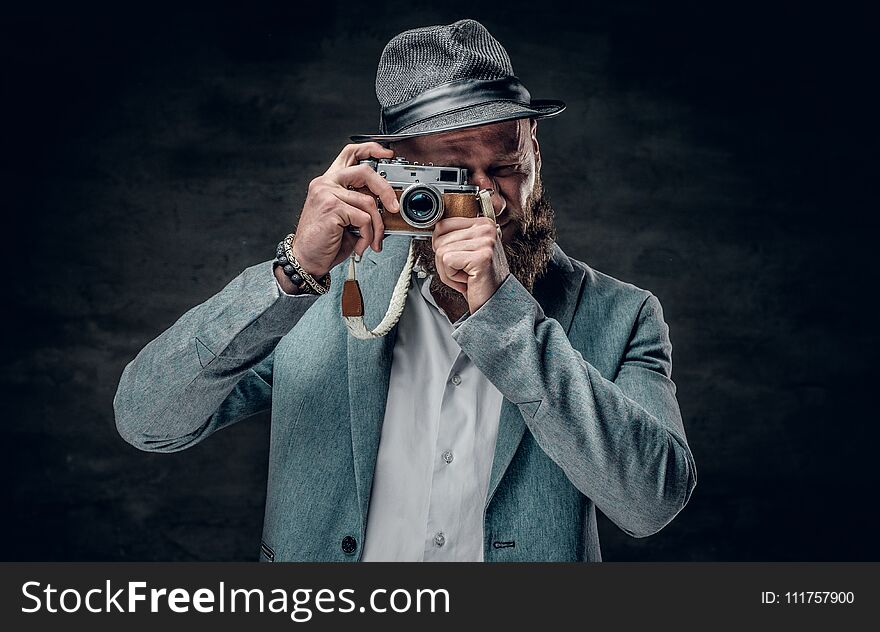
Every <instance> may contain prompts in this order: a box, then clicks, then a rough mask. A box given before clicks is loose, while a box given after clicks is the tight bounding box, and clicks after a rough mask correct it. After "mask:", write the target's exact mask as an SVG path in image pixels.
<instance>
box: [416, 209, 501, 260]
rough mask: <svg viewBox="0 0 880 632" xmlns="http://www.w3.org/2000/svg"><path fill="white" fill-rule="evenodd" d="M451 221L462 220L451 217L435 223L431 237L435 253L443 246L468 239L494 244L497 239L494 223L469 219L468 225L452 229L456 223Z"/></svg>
mask: <svg viewBox="0 0 880 632" xmlns="http://www.w3.org/2000/svg"><path fill="white" fill-rule="evenodd" d="M453 219H463V218H460V217H451V218H447V219H443V220H440V221H439V222H437V224H436V226H435V227H434V232H433V233H432V235H431V246H432V247H433V248H434V251H435V252H436V251H437V250H439V249H440V248H442V247H444V246H447V245H450V244H453V243H458V242H461V241H464V240H468V239H483V238H485V239H486V240H491V243H494V242H495V240H496V239H497V236H498V233H497V229H496V226H495V224H494V222H492V221H491V220H489V221H479V220H478V219H471V220H470V222H471V223H470V224H465V225H462V226H460V227H459V228H454V226H455V225H456V224H458V222H451V221H450V220H453ZM447 222H448V223H447Z"/></svg>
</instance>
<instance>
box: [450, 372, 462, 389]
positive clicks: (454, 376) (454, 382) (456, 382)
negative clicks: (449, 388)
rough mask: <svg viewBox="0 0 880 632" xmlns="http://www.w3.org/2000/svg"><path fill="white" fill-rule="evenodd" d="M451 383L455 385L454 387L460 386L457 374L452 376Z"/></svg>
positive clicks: (459, 377)
mask: <svg viewBox="0 0 880 632" xmlns="http://www.w3.org/2000/svg"><path fill="white" fill-rule="evenodd" d="M452 383H453V384H455V385H456V386H458V385H459V384H461V376H460V375H459V374H458V373H453V374H452Z"/></svg>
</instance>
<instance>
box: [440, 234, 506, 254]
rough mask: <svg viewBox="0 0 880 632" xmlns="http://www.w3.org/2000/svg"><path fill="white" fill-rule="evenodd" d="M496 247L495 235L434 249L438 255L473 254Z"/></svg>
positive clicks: (442, 245)
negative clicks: (476, 251) (450, 253)
mask: <svg viewBox="0 0 880 632" xmlns="http://www.w3.org/2000/svg"><path fill="white" fill-rule="evenodd" d="M450 236H451V235H450ZM494 246H495V235H494V233H493V234H492V235H491V236H480V237H474V238H471V239H460V240H456V241H452V242H447V243H444V244H441V245H439V246H436V247H435V248H434V252H436V253H437V254H438V255H440V254H441V253H447V252H462V251H464V252H473V251H474V250H480V249H482V248H493V247H494Z"/></svg>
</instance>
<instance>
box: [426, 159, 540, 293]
mask: <svg viewBox="0 0 880 632" xmlns="http://www.w3.org/2000/svg"><path fill="white" fill-rule="evenodd" d="M510 225H511V226H513V227H514V228H515V229H516V232H515V233H514V235H513V237H511V239H510V241H507V242H503V243H502V246H503V247H504V256H505V257H506V258H507V265H508V267H509V268H510V273H511V274H512V275H513V276H515V277H516V278H517V280H518V281H519V282H520V283H521V284H522V285H523V287H525V288H526V289H527V290H528V291H529V292H530V293H531V292H532V290H533V289H534V285H535V281H536V280H537V279H538V278H540V277H541V276H542V275H543V274H544V272H545V271H546V270H547V265H548V264H549V263H550V258H551V256H552V254H553V244H554V243H555V241H556V224H555V221H554V212H553V207H552V206H551V204H550V200H549V198H548V197H547V194H546V192H545V191H544V184H543V182H542V181H541V176H540V175H538V176H537V178H536V179H535V186H534V188H533V189H532V192H531V193H530V194H529V196H528V198H526V203H525V206H524V208H523V215H522V217H517V218H512V219H511V223H510ZM413 251H414V254H415V256H416V260H417V261H419V260H420V262H421V265H422V267H423V268H424V269H425V271H426V272H427V273H428V274H430V275H433V276H432V278H431V293H432V294H434V296H437V297H438V298H441V299H445V300H447V301H450V302H460V301H462V300H465V297H464V295H462V294H461V292H459V291H458V290H455V289H453V288H451V287H449V286H448V285H446V284H445V283H443V281H442V280H441V279H440V276H439V275H438V274H437V265H436V262H435V261H434V249H433V247H432V246H431V242H430V241H428V240H421V239H419V240H416V241H415V243H414V244H413Z"/></svg>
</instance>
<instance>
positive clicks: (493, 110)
mask: <svg viewBox="0 0 880 632" xmlns="http://www.w3.org/2000/svg"><path fill="white" fill-rule="evenodd" d="M564 109H565V103H563V102H562V101H557V100H554V99H533V100H532V102H531V103H530V104H529V105H528V106H526V105H523V104H522V103H517V102H514V101H492V102H489V103H481V104H478V105H473V106H470V107H467V108H462V109H460V110H453V111H452V112H443V113H440V114H436V115H434V116H432V117H429V118H426V119H424V120H421V121H419V122H418V123H414V124H413V125H410V126H409V127H407V128H404V129H402V130H400V131H399V132H397V133H395V134H357V135H354V136H351V137H350V138H351V140H352V142H354V143H366V142H371V141H373V142H391V141H396V140H403V139H405V138H413V137H415V136H427V135H428V134H440V133H442V132H451V131H454V130H458V129H465V128H468V127H479V126H481V125H489V124H491V123H501V122H502V121H512V120H515V119H523V118H535V119H543V118H549V117H551V116H556V115H557V114H559V113H560V112H562V111H563V110H564Z"/></svg>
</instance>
